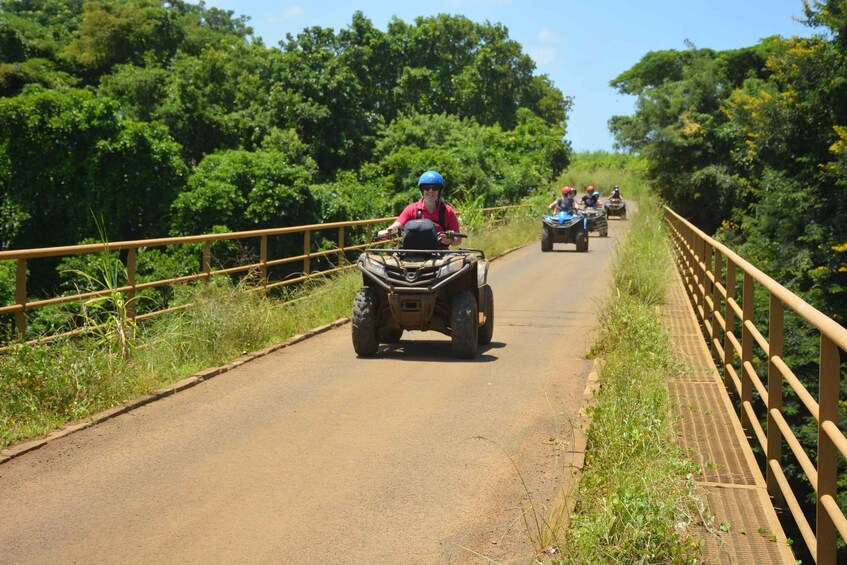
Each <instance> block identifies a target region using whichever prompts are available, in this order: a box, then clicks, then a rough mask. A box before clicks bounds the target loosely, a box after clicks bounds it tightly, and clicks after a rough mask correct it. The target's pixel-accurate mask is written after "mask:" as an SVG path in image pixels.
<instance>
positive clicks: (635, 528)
mask: <svg viewBox="0 0 847 565" xmlns="http://www.w3.org/2000/svg"><path fill="white" fill-rule="evenodd" d="M643 198H646V200H647V201H646V202H645V201H644V200H642V207H641V210H642V212H641V213H640V214H639V215H637V216H635V218H634V221H633V222H632V229H631V231H630V233H629V236H628V238H627V240H626V241H625V242H624V244H623V245H622V246H621V248H620V250H619V253H618V256H617V258H616V262H615V282H616V291H615V292H616V294H615V297H614V300H611V301H609V302H608V304H607V306H606V307H605V310H604V311H603V312H602V313H601V315H600V331H599V336H598V341H597V343H596V344H595V345H594V347H593V349H592V352H591V353H592V355H596V356H598V357H600V358H602V359H603V361H604V364H603V366H602V369H601V374H600V381H601V388H600V389H599V392H598V393H597V397H596V403H595V404H594V406H593V407H592V408H591V409H590V419H591V425H590V428H589V430H588V451H587V456H586V466H585V469H584V472H583V475H582V479H581V481H580V484H579V488H578V494H577V499H576V511H575V513H574V514H573V515H572V516H571V517H570V526H569V528H568V529H567V530H566V535H565V539H564V542H563V544H562V546H561V548H560V549H561V550H562V555H561V557H560V558H558V560H557V562H558V563H580V564H581V563H691V562H694V561H695V560H696V558H697V555H698V552H699V550H700V542H699V539H698V537H697V536H696V535H695V534H694V533H693V532H694V531H695V530H694V525H695V524H696V523H697V522H698V520H700V519H701V518H702V515H703V512H704V505H703V502H702V500H701V499H700V497H699V496H698V494H697V492H696V490H695V489H696V485H695V483H694V482H693V480H692V479H691V473H693V472H695V471H696V466H695V465H694V463H693V462H691V461H690V460H688V459H687V458H686V457H685V456H684V454H683V453H682V450H681V448H680V447H679V446H678V445H677V444H676V442H675V438H674V430H675V429H676V423H675V421H674V418H673V417H672V415H671V410H670V406H671V403H670V398H669V395H668V388H667V379H668V378H669V377H670V376H673V375H677V374H681V372H682V371H683V370H684V368H683V366H682V365H681V364H679V363H678V362H677V361H676V360H675V356H674V354H673V350H672V348H671V344H670V339H669V336H668V334H667V331H666V329H665V327H664V325H663V324H662V321H661V320H660V319H659V318H658V314H657V312H656V308H655V307H656V305H658V304H660V303H661V302H662V300H663V298H664V296H665V291H666V288H665V286H666V284H667V281H668V280H669V277H668V274H669V272H670V269H671V268H672V265H671V254H670V250H669V248H668V244H667V239H666V236H665V233H664V230H663V226H662V222H661V218H660V217H659V211H658V207H657V206H651V205H644V204H649V196H646V197H643Z"/></svg>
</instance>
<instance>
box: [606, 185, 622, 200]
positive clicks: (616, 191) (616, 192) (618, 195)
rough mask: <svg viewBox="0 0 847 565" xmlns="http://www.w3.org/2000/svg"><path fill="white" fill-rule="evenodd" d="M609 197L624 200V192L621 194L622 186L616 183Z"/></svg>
mask: <svg viewBox="0 0 847 565" xmlns="http://www.w3.org/2000/svg"><path fill="white" fill-rule="evenodd" d="M609 198H619V199H620V200H623V194H621V187H620V186H618V185H615V187H614V188H613V189H612V194H610V195H609Z"/></svg>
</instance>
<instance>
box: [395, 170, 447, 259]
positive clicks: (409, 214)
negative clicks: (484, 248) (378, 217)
mask: <svg viewBox="0 0 847 565" xmlns="http://www.w3.org/2000/svg"><path fill="white" fill-rule="evenodd" d="M418 188H419V189H420V191H421V199H420V200H418V201H417V202H412V203H411V204H409V205H408V206H406V208H404V209H403V211H402V212H400V215H399V216H397V219H396V220H394V223H393V224H391V225H390V226H388V227H387V228H385V229H384V230H379V233H378V235H379V237H386V236H387V235H388V234H389V233H390V232H392V231H396V230H397V229H398V228H401V227H403V226H404V225H406V222H408V221H409V220H420V219H425V220H432V221H433V222H435V225H436V227H437V228H438V233H439V236H438V244H439V246H440V247H441V249H447V248H448V247H450V246H451V245H457V244H459V243H461V241H462V238H461V237H459V236H456V235H455V232H458V231H459V218H458V217H457V216H456V211H455V210H454V209H453V207H452V206H450V205H449V204H447V203H446V202H444V201H443V200H441V192H442V191H443V189H444V178H443V177H442V176H441V175H440V174H439V173H438V172H436V171H426V172H425V173H424V174H422V175H421V176H420V178H419V179H418ZM448 232H454V236H453V237H452V238H450V237H447V233H448Z"/></svg>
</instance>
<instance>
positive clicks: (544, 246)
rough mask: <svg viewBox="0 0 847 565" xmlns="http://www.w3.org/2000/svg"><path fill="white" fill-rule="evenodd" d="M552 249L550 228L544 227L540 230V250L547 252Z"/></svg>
mask: <svg viewBox="0 0 847 565" xmlns="http://www.w3.org/2000/svg"><path fill="white" fill-rule="evenodd" d="M552 250H553V234H552V233H550V230H549V229H547V228H544V229H543V230H541V251H543V252H547V251H552Z"/></svg>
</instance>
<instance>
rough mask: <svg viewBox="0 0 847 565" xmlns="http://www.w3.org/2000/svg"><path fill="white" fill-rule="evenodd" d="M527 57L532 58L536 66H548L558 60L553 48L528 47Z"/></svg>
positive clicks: (556, 52)
mask: <svg viewBox="0 0 847 565" xmlns="http://www.w3.org/2000/svg"><path fill="white" fill-rule="evenodd" d="M527 55H529V56H530V57H532V60H533V61H535V64H536V65H538V66H541V65H549V64H552V63H555V62H557V61H558V60H559V53H558V51H557V50H556V48H555V47H530V48H528V49H527Z"/></svg>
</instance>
